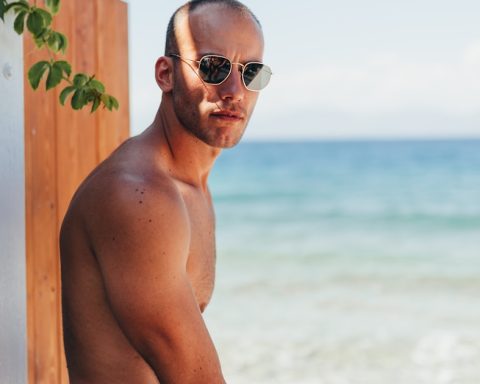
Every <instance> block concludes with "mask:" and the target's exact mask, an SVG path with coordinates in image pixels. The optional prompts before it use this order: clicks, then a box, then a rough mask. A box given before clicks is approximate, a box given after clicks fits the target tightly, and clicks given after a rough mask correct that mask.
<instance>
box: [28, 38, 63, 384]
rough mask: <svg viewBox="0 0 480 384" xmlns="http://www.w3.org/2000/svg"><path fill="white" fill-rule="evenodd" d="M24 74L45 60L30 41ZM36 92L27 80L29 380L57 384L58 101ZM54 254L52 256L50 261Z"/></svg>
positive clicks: (48, 95)
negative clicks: (56, 115) (56, 130)
mask: <svg viewBox="0 0 480 384" xmlns="http://www.w3.org/2000/svg"><path fill="white" fill-rule="evenodd" d="M24 47H25V48H24V54H25V71H28V69H29V68H30V66H31V65H32V64H33V63H35V62H36V61H37V60H44V59H46V57H45V54H44V52H39V51H37V50H35V48H34V47H33V44H32V42H31V39H30V38H29V37H27V38H26V39H25V44H24ZM40 88H42V89H39V90H37V91H36V92H33V91H32V90H31V88H30V86H29V84H28V83H27V82H25V89H24V91H25V141H26V143H27V145H26V148H27V151H26V153H25V163H26V171H27V173H26V175H25V177H26V180H27V182H26V187H27V190H26V199H27V201H26V210H27V235H26V236H27V244H28V246H27V291H28V299H29V300H28V303H27V317H28V320H27V324H28V326H29V329H28V335H29V357H30V360H29V364H30V368H29V375H30V382H35V383H57V382H58V380H59V372H58V369H57V367H58V365H59V350H58V326H59V323H58V318H57V308H58V298H59V295H58V285H57V281H58V265H57V264H58V262H57V259H56V258H55V257H54V256H55V255H56V253H57V241H56V239H57V237H56V230H57V191H56V177H57V175H56V153H55V150H56V140H55V125H54V124H53V120H54V114H55V99H54V96H55V95H54V93H53V92H45V91H44V85H43V86H41V87H40ZM52 255H53V257H52Z"/></svg>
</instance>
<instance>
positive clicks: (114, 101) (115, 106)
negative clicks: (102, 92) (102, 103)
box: [110, 96, 120, 110]
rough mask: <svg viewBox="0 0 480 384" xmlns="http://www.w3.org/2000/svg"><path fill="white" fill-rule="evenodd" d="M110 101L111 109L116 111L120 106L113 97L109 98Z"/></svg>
mask: <svg viewBox="0 0 480 384" xmlns="http://www.w3.org/2000/svg"><path fill="white" fill-rule="evenodd" d="M110 100H111V102H112V107H113V108H115V109H117V110H118V107H119V106H120V104H119V103H118V100H117V99H116V98H115V97H113V96H110Z"/></svg>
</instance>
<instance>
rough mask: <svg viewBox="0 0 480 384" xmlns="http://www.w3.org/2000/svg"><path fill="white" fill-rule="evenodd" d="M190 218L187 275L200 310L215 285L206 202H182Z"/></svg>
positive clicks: (212, 230)
mask: <svg viewBox="0 0 480 384" xmlns="http://www.w3.org/2000/svg"><path fill="white" fill-rule="evenodd" d="M186 203H187V210H188V212H189V218H190V247H189V255H188V260H187V273H188V276H189V278H190V282H191V284H192V288H193V290H194V293H195V297H196V299H197V302H198V304H199V306H200V308H201V309H202V310H203V309H204V308H205V306H206V305H207V304H208V302H209V301H210V298H211V296H212V292H213V287H214V283H215V262H216V247H215V216H214V212H213V208H212V205H211V204H210V202H209V201H205V200H201V199H198V200H194V199H186Z"/></svg>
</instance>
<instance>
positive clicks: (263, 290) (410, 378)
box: [205, 140, 480, 384]
mask: <svg viewBox="0 0 480 384" xmlns="http://www.w3.org/2000/svg"><path fill="white" fill-rule="evenodd" d="M210 181H211V182H210V187H211V190H212V193H213V196H214V201H215V206H216V214H217V283H216V288H215V292H214V296H213V300H212V302H211V304H210V306H209V308H208V309H207V311H206V314H205V317H206V321H207V325H208V327H209V329H210V332H211V335H212V337H213V339H214V342H215V344H216V346H217V349H218V352H219V355H220V359H221V361H222V367H223V370H224V373H225V376H226V378H227V382H228V383H229V384H247V383H248V384H252V383H253V384H274V383H275V384H282V383H285V384H478V383H480V140H463V141H461V140H456V141H453V140H452V141H446V140H444V141H426V140H424V141H331V142H304V143H303V142H298V143H297V142H295V143H267V142H262V143H260V142H246V143H242V144H240V145H239V146H238V147H237V148H235V149H232V150H227V151H224V152H223V154H222V155H221V157H220V158H219V159H218V160H217V163H216V165H215V168H214V171H213V173H212V176H211V179H210Z"/></svg>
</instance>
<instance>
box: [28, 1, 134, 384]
mask: <svg viewBox="0 0 480 384" xmlns="http://www.w3.org/2000/svg"><path fill="white" fill-rule="evenodd" d="M42 3H43V2H41V1H40V2H39V5H40V6H41V5H42ZM99 15H100V16H99ZM99 17H100V20H99ZM54 29H56V30H58V31H60V32H62V33H64V34H65V35H66V36H67V38H68V42H69V47H68V49H67V55H66V57H64V56H58V58H57V59H61V58H62V59H67V60H68V61H69V62H70V63H71V64H72V69H73V72H74V73H78V72H84V73H87V74H89V75H92V74H95V75H96V78H97V79H99V80H100V81H102V82H103V83H104V84H105V85H106V87H107V92H108V93H110V94H112V95H114V96H115V97H117V98H118V100H119V101H120V104H121V110H120V111H115V112H109V111H106V110H101V108H100V109H99V112H100V113H95V114H90V111H89V108H87V109H85V110H82V111H73V110H72V109H71V108H70V106H69V104H68V103H69V100H68V101H67V105H66V106H65V107H62V106H61V105H60V104H59V102H58V96H59V94H60V92H61V90H62V89H63V86H65V84H63V86H60V87H58V89H55V90H51V91H48V92H46V91H44V90H40V91H39V90H37V91H32V90H31V88H30V86H29V84H28V82H25V188H26V215H27V218H26V237H27V244H26V249H27V327H28V328H27V337H28V360H29V365H28V367H29V368H28V371H29V383H31V384H43V383H45V384H47V383H48V384H67V383H68V374H67V370H66V361H65V356H64V351H63V338H62V322H61V289H60V287H61V280H60V258H59V249H58V233H59V229H60V225H61V222H62V220H63V217H64V215H65V212H66V210H67V207H68V204H69V202H70V199H71V197H72V195H73V193H74V192H75V190H76V189H77V187H78V185H79V184H80V183H81V182H82V180H83V179H84V178H85V177H86V176H87V174H88V173H89V172H90V171H91V170H92V169H93V168H94V167H95V165H97V164H98V163H99V161H100V160H102V159H104V158H105V157H106V156H108V154H110V153H111V152H112V151H113V150H114V149H115V148H116V147H117V146H118V145H119V144H120V143H121V142H122V141H124V140H125V139H126V138H128V136H129V107H128V50H127V48H128V32H127V31H128V26H127V6H126V4H125V3H123V2H122V1H120V0H70V1H63V2H62V3H61V10H60V13H59V14H58V15H57V16H56V17H55V25H54ZM112 36H114V39H112ZM24 57H25V58H24V62H25V76H26V74H27V71H28V69H29V68H30V67H31V65H33V64H34V63H35V62H37V61H38V60H45V59H47V60H48V57H47V56H46V55H45V53H44V52H43V51H38V50H36V49H35V47H34V45H33V43H32V41H31V38H30V36H25V39H24ZM40 88H42V89H44V88H45V84H44V81H42V83H41V86H40Z"/></svg>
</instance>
